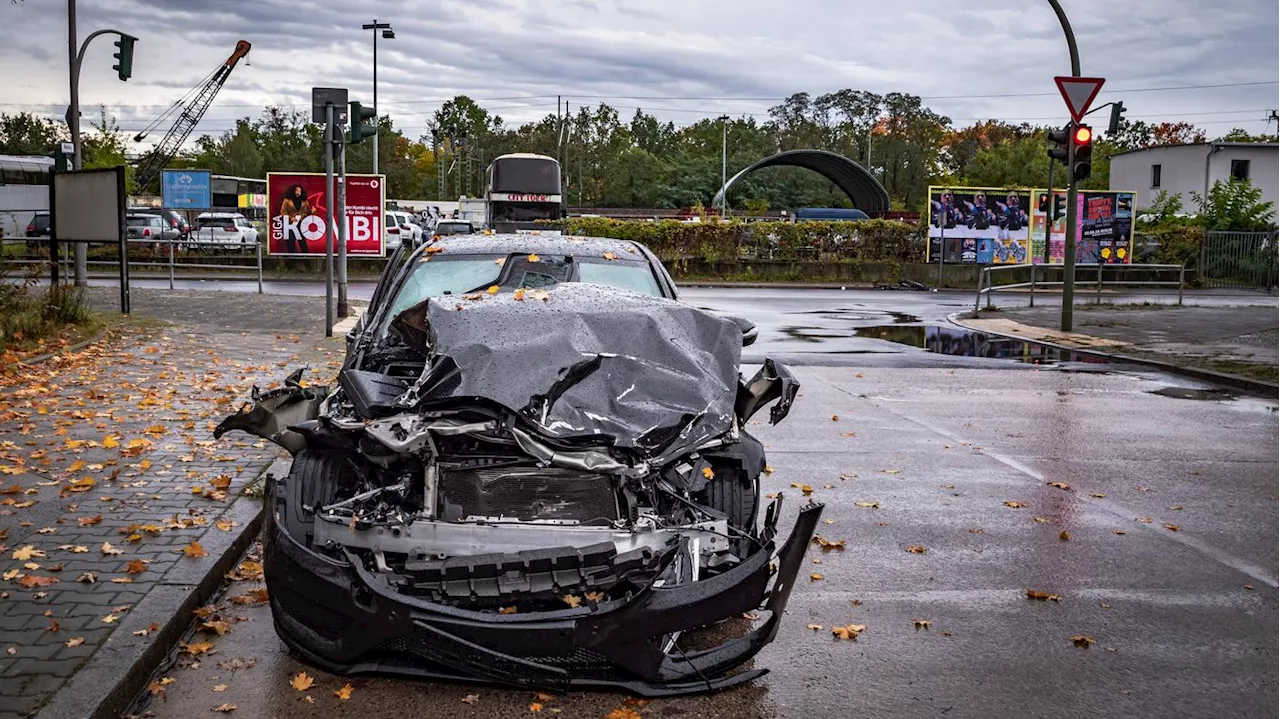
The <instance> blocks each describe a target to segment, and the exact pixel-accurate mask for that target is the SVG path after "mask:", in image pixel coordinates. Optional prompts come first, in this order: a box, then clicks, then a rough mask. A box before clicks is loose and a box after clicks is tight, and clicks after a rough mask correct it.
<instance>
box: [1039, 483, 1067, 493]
mask: <svg viewBox="0 0 1280 719" xmlns="http://www.w3.org/2000/svg"><path fill="white" fill-rule="evenodd" d="M1045 484H1047V485H1049V486H1050V487H1054V488H1057V489H1061V490H1064V491H1067V492H1070V491H1071V485H1069V484H1067V483H1066V482H1045Z"/></svg>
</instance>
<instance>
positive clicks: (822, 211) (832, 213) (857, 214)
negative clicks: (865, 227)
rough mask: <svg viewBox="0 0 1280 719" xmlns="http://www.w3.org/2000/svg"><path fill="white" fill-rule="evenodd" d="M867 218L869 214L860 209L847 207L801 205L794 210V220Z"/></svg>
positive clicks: (832, 220) (847, 220) (850, 220)
mask: <svg viewBox="0 0 1280 719" xmlns="http://www.w3.org/2000/svg"><path fill="white" fill-rule="evenodd" d="M869 219H871V216H870V215H868V214H867V213H865V212H863V211H862V210H858V209H850V208H847V207H801V208H800V209H798V210H796V214H795V221H796V222H804V221H805V220H823V221H827V222H835V221H841V222H854V221H857V220H869Z"/></svg>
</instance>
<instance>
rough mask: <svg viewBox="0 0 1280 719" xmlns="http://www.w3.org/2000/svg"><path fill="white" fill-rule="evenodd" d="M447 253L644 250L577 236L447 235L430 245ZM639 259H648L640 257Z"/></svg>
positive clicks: (632, 244)
mask: <svg viewBox="0 0 1280 719" xmlns="http://www.w3.org/2000/svg"><path fill="white" fill-rule="evenodd" d="M431 245H432V246H434V247H441V248H443V249H444V251H445V252H448V251H449V250H455V251H457V252H468V253H477V254H489V253H508V254H509V253H512V252H520V253H524V252H529V253H533V254H538V253H542V254H544V255H548V256H550V255H570V256H580V255H603V254H604V253H606V252H628V253H629V252H634V251H636V250H637V249H639V248H640V247H641V245H640V244H639V243H637V242H631V241H630V240H616V239H613V238H612V237H581V236H578V235H527V234H493V235H448V236H445V237H441V238H439V239H437V240H435V241H434V242H432V243H431ZM637 259H646V258H645V257H644V255H643V254H641V255H640V256H639V257H638V258H637Z"/></svg>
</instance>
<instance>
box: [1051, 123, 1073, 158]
mask: <svg viewBox="0 0 1280 719" xmlns="http://www.w3.org/2000/svg"><path fill="white" fill-rule="evenodd" d="M1070 137H1071V136H1070V130H1069V128H1068V127H1064V128H1062V129H1060V130H1050V131H1049V157H1052V158H1053V159H1055V160H1057V161H1058V162H1061V163H1062V165H1063V167H1066V165H1067V143H1068V142H1069V141H1070Z"/></svg>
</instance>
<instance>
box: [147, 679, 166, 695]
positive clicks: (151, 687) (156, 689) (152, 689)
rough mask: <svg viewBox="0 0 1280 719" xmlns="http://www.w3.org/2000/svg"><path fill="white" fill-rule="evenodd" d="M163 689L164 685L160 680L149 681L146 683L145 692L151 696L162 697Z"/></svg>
mask: <svg viewBox="0 0 1280 719" xmlns="http://www.w3.org/2000/svg"><path fill="white" fill-rule="evenodd" d="M165 691H166V690H165V688H164V685H163V684H161V683H160V682H151V683H150V684H148V685H147V692H148V693H150V694H151V696H153V697H162V696H164V693H165Z"/></svg>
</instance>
